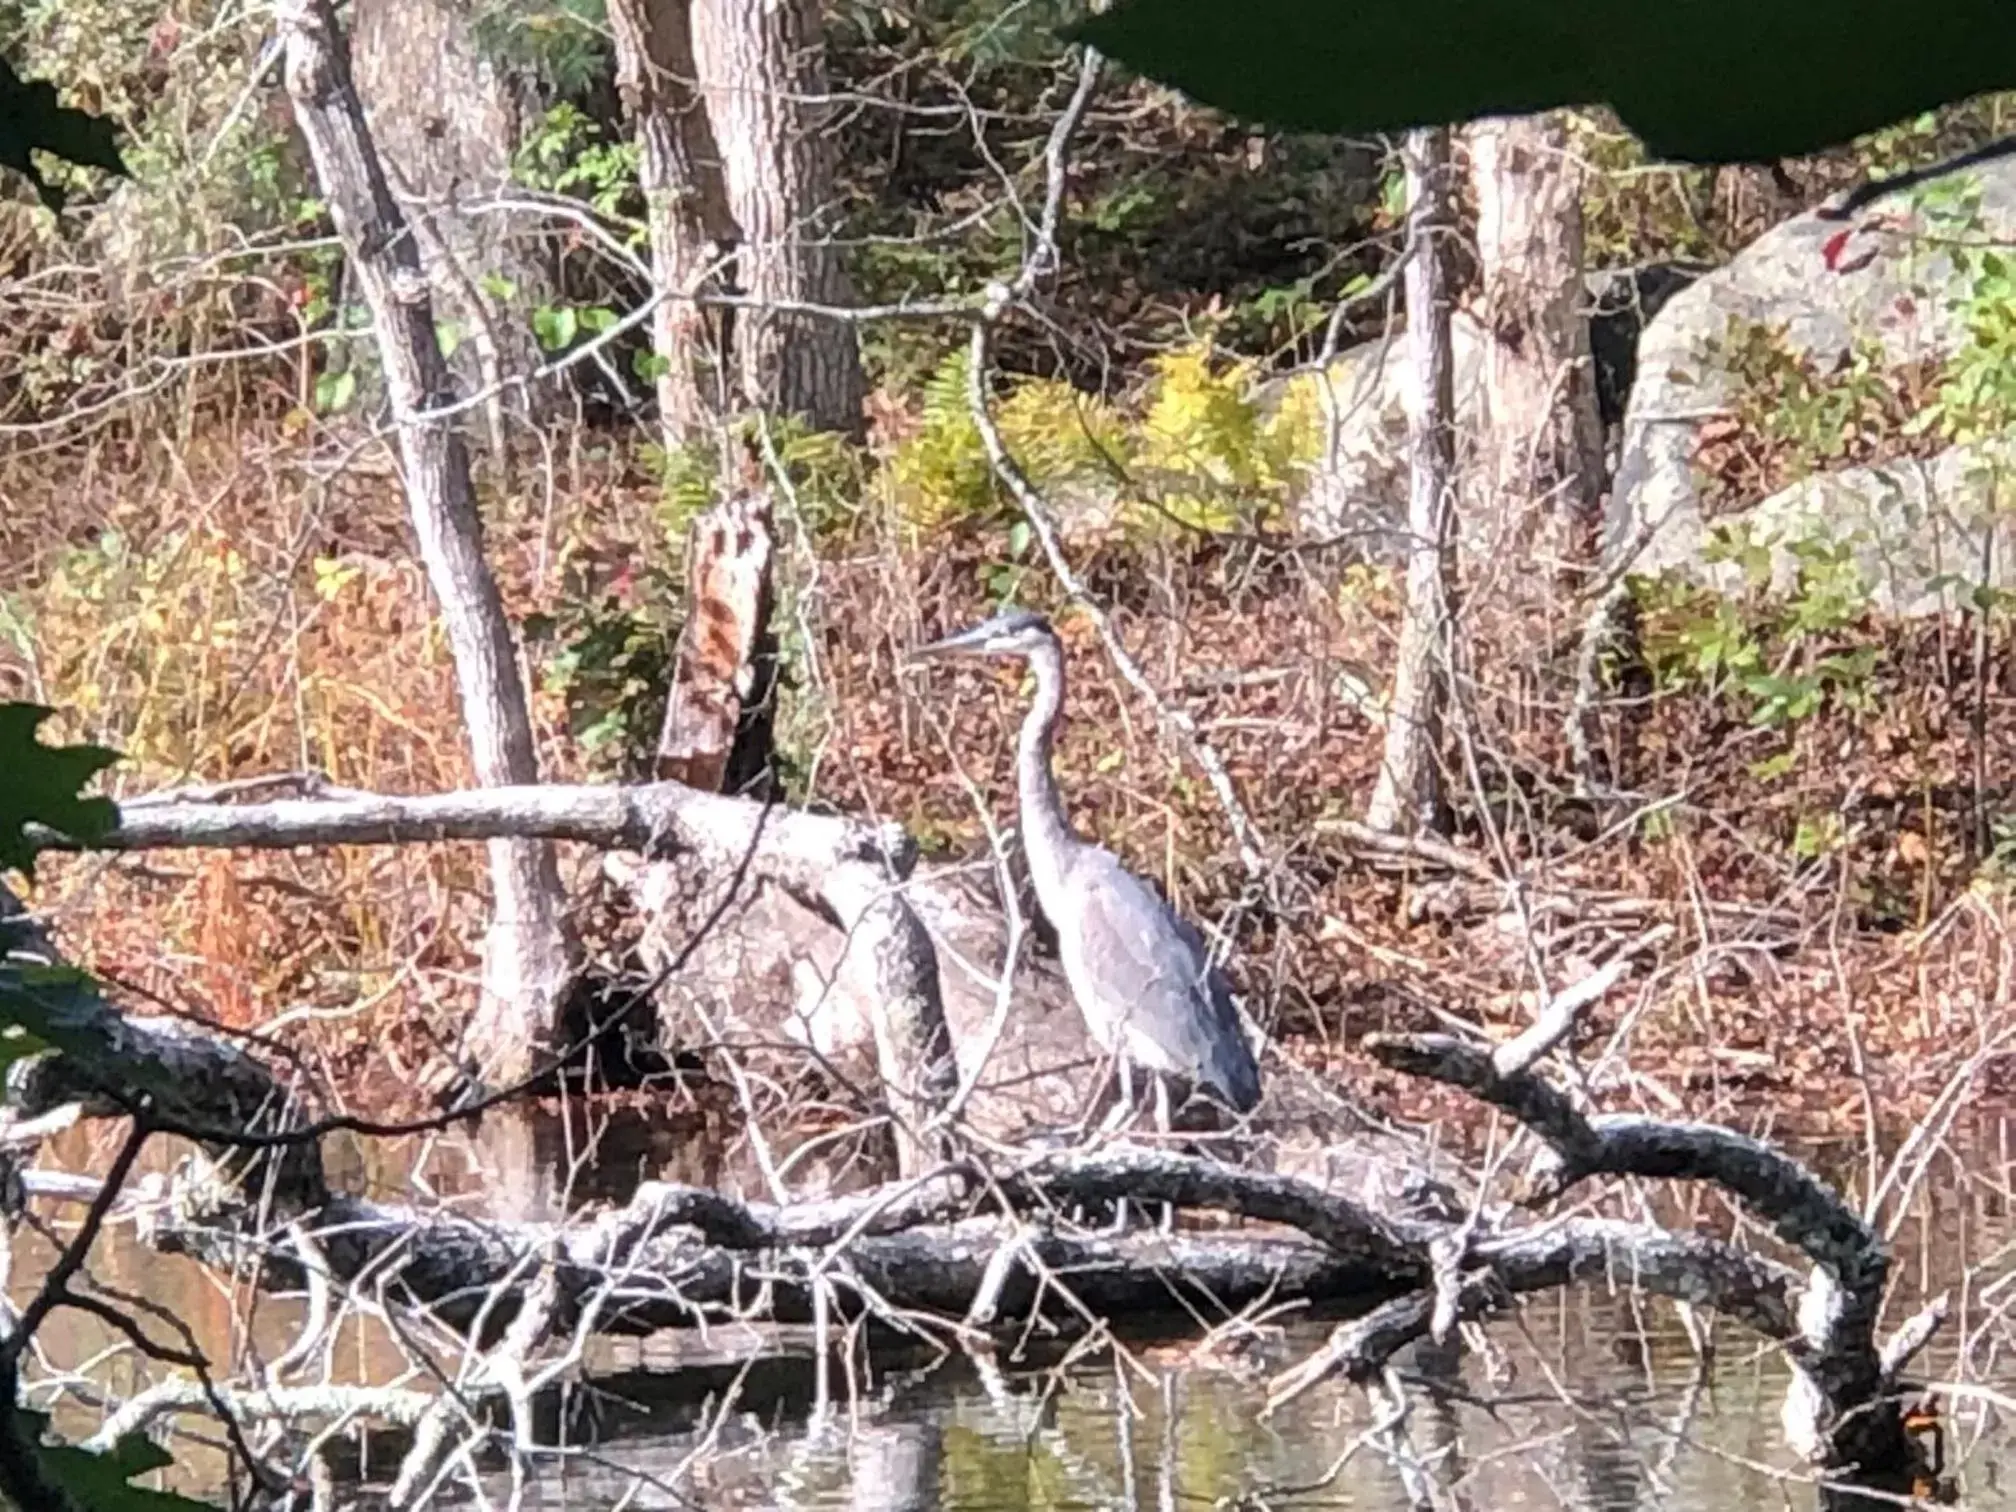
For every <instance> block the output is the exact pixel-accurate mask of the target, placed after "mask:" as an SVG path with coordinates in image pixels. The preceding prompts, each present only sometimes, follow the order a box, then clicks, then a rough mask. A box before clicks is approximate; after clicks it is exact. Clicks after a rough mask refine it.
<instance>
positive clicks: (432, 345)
mask: <svg viewBox="0 0 2016 1512" xmlns="http://www.w3.org/2000/svg"><path fill="white" fill-rule="evenodd" d="M279 18H280V26H281V29H282V35H283V36H284V37H285V38H286V72H287V92H288V95H289V96H290V97H291V98H292V100H293V102H294V112H295V117H296V120H297V121H298V123H299V125H300V128H301V133H302V135H303V137H304V138H306V140H307V143H308V150H309V153H310V155H311V156H312V157H313V158H314V161H315V171H316V174H317V176H318V177H319V178H320V180H321V183H322V190H323V194H324V195H325V196H326V197H327V199H328V201H329V211H330V215H331V217H332V219H333V220H334V221H335V223H336V230H337V234H338V235H339V236H340V237H341V238H342V241H343V245H344V249H345V251H346V253H347V255H348V257H349V260H350V264H351V267H352V269H353V270H354V272H355V274H356V277H357V281H358V285H359V286H360V287H361V288H362V290H363V292H364V298H365V302H366V303H367V305H368V306H369V308H370V310H371V318H372V323H373V326H374V328H375V330H376V332H377V337H378V346H379V351H380V354H381V358H382V360H383V362H384V366H385V378H386V386H387V392H388V395H389V397H390V400H391V405H392V413H393V418H394V420H395V422H396V424H397V427H398V437H399V453H400V458H401V461H402V463H403V466H404V470H405V475H406V493H407V501H408V504H409V506H410V507H411V510H412V514H413V527H414V531H415V533H416V534H417V535H418V537H419V541H420V555H421V558H422V560H423V561H424V562H425V563H426V567H427V576H428V579H429V581H430V582H431V583H432V584H433V587H434V593H435V596H436V598H438V599H439V600H440V604H441V617H442V620H443V622H444V624H445V625H446V628H447V631H448V643H449V647H450V649H451V650H452V652H453V654H454V658H455V673H456V678H457V681H458V682H459V684H460V686H461V693H462V714H463V718H464V720H465V721H466V722H467V724H468V726H469V740H470V745H471V748H472V752H473V755H474V758H475V769H476V778H477V781H478V782H480V783H482V784H484V785H485V786H491V787H495V786H503V785H507V784H508V785H518V784H526V783H534V782H537V781H538V779H539V769H538V758H537V755H536V753H535V751H534V749H533V744H532V723H531V717H530V714H529V711H528V709H527V705H526V699H525V685H524V682H523V680H522V679H521V678H520V676H519V671H518V655H517V648H516V646H515V645H514V643H513V640H512V635H511V627H510V624H509V622H508V621H507V620H506V618H505V615H504V603H503V600H502V598H501V597H500V596H499V594H498V592H497V583H496V580H495V579H494V578H493V577H492V576H491V575H490V566H489V563H488V562H486V561H485V560H484V556H483V527H482V521H481V519H480V518H479V516H478V514H477V510H476V494H475V489H474V486H473V485H472V483H471V480H470V475H469V453H468V450H467V448H466V447H465V446H464V444H463V440H462V435H461V432H460V431H459V430H458V429H457V428H456V425H455V423H454V421H453V420H442V419H429V418H426V415H425V412H427V411H430V410H437V409H440V408H442V407H444V406H446V405H448V404H450V403H452V402H453V399H454V394H455V386H454V383H453V380H452V379H451V378H450V377H449V373H448V366H447V363H446V362H445V360H444V359H443V358H442V356H441V349H440V346H439V344H438V342H437V340H436V337H435V329H434V311H433V302H432V300H431V299H430V298H429V297H428V289H427V280H426V277H425V275H424V274H423V273H422V272H421V268H420V259H419V256H418V253H417V251H416V250H415V247H414V243H413V239H412V237H411V236H409V235H408V232H407V227H406V224H405V222H404V220H403V218H402V217H401V215H400V213H399V209H398V207H397V206H396V205H395V204H394V203H393V200H392V195H391V191H390V190H389V188H388V187H387V185H386V181H385V175H384V173H383V171H382V169H381V168H380V166H379V161H378V157H377V153H376V151H375V150H374V148H373V146H372V143H371V137H370V134H369V132H368V131H367V130H366V128H365V125H364V112H363V108H362V106H361V105H360V104H359V103H358V99H357V93H356V90H355V89H354V87H353V86H352V84H351V82H350V70H349V61H348V58H347V57H346V55H345V49H344V45H343V37H342V33H341V32H340V31H339V30H338V28H337V25H336V18H335V12H334V9H333V7H332V6H331V4H330V0H284V3H283V4H282V5H281V7H280V11H279ZM490 877H491V886H492V889H493V891H494V894H495V897H494V900H493V906H494V909H495V913H494V916H493V919H492V922H491V926H490V934H489V938H488V940H487V941H486V943H485V949H484V964H483V996H482V1002H481V1006H480V1008H479V1010H478V1012H477V1015H476V1018H475V1021H474V1023H473V1024H472V1025H471V1033H470V1043H471V1045H472V1046H473V1049H474V1054H475V1057H476V1059H477V1060H478V1061H479V1062H480V1064H481V1065H482V1067H483V1070H484V1071H485V1073H486V1074H488V1075H489V1076H491V1077H493V1078H496V1079H498V1080H500V1081H507V1082H508V1081H515V1080H517V1079H518V1078H519V1077H521V1076H522V1075H523V1074H524V1073H525V1072H526V1070H528V1069H529V1067H530V1064H531V1062H532V1060H533V1057H534V1056H535V1054H536V1053H537V1051H538V1050H539V1049H540V1048H541V1047H543V1046H545V1045H547V1044H549V1043H550V1042H551V1039H552V1035H553V1030H554V1026H555V1024H556V1023H557V1021H558V1017H559V1015H558V1005H559V1001H560V999H561V996H562V995H563V993H564V992H565V991H566V988H567V985H568V980H569V978H570V975H571V973H572V950H571V947H570V945H569V942H568V940H567V937H566V933H565V930H564V927H563V923H562V905H563V899H562V895H561V891H560V876H559V869H558V867H557V865H556V864H555V860H554V855H553V849H552V847H551V846H550V845H548V844H545V843H542V842H538V841H525V840H496V841H493V842H491V845H490Z"/></svg>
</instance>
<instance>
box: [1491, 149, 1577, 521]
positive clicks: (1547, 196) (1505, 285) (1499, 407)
mask: <svg viewBox="0 0 2016 1512" xmlns="http://www.w3.org/2000/svg"><path fill="white" fill-rule="evenodd" d="M1469 146H1470V181H1471V186H1472V189H1473V192H1474V196H1475V199H1476V204H1477V262H1478V267H1479V269H1480V271H1481V273H1482V278H1483V286H1484V288H1483V295H1484V297H1483V321H1482V323H1483V326H1484V330H1485V334H1486V338H1487V341H1486V346H1485V348H1484V365H1483V376H1484V406H1483V407H1484V424H1483V426H1482V428H1481V429H1482V433H1481V435H1480V436H1479V437H1478V448H1477V475H1478V479H1479V482H1480V484H1481V486H1482V488H1481V492H1482V500H1483V502H1484V503H1485V505H1486V506H1487V507H1488V508H1489V509H1490V510H1491V511H1492V514H1491V526H1492V532H1491V533H1492V536H1493V538H1494V539H1498V540H1503V541H1507V542H1508V543H1509V542H1513V541H1517V542H1519V543H1520V544H1521V545H1524V546H1528V547H1537V548H1539V549H1541V550H1542V551H1543V552H1545V553H1547V554H1550V555H1552V556H1554V557H1555V558H1556V559H1557V560H1559V559H1562V558H1564V557H1567V556H1568V555H1570V554H1579V552H1580V551H1581V550H1582V548H1583V547H1585V546H1586V545H1587V544H1588V538H1589V537H1590V536H1591V534H1592V532H1593V529H1594V526H1595V524H1596V519H1597V511H1598V509H1599V507H1600V504H1601V499H1602V489H1603V428H1602V422H1601V420H1600V419H1599V417H1598V415H1597V412H1596V384H1595V369H1594V365H1593V363H1592V361H1591V359H1590V355H1589V324H1588V318H1587V310H1586V305H1587V302H1588V301H1587V298H1586V291H1585V289H1584V286H1583V268H1582V179H1581V173H1580V170H1579V169H1578V168H1577V166H1576V164H1575V162H1574V160H1573V159H1572V158H1571V157H1570V156H1569V151H1568V132H1567V127H1566V124H1565V123H1564V121H1563V120H1562V118H1561V116H1560V115H1559V114H1558V113H1557V114H1549V115H1533V116H1517V117H1505V118H1500V119H1496V120H1488V121H1480V122H1478V123H1477V124H1476V125H1474V126H1472V127H1471V128H1470V131H1469Z"/></svg>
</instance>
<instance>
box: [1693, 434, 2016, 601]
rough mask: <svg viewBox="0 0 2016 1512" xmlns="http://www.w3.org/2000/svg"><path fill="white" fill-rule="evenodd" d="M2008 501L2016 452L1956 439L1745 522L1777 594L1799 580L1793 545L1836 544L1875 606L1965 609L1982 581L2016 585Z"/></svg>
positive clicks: (1813, 485) (1707, 572) (2014, 493)
mask: <svg viewBox="0 0 2016 1512" xmlns="http://www.w3.org/2000/svg"><path fill="white" fill-rule="evenodd" d="M2012 501H2016V452H2011V451H2010V449H2009V448H2008V447H2006V446H2002V447H1996V448H1992V449H1990V448H1985V447H1978V446H1956V447H1953V448H1952V449H1950V450H1948V451H1945V452H1942V453H1941V454H1940V455H1939V456H1937V457H1934V458H1932V459H1930V460H1929V461H1919V460H1917V459H1915V458H1910V457H1904V458H1899V459H1898V460H1896V461H1894V462H1885V463H1881V464H1878V465H1875V466H1870V467H1853V468H1848V469H1846V470H1844V471H1841V472H1832V473H1818V474H1815V475H1814V476H1812V477H1810V478H1805V479H1803V480H1801V481H1800V482H1798V483H1795V484H1793V485H1792V486H1791V487H1790V488H1787V489H1784V490H1783V491H1781V492H1779V493H1776V494H1773V495H1772V496H1771V497H1770V498H1768V499H1766V500H1764V501H1763V502H1762V503H1760V504H1758V505H1756V506H1755V507H1754V508H1752V509H1749V510H1746V511H1745V512H1744V515H1743V519H1744V521H1745V523H1746V524H1747V526H1748V527H1749V530H1750V534H1751V538H1752V539H1753V540H1755V541H1756V542H1758V543H1759V544H1763V545H1767V546H1769V547H1770V548H1771V563H1772V580H1773V581H1772V586H1773V587H1774V588H1776V589H1778V590H1779V591H1781V592H1782V591H1787V590H1789V589H1790V588H1791V587H1792V585H1793V583H1794V582H1795V581H1796V578H1797V574H1798V571H1799V559H1798V557H1797V556H1796V555H1795V554H1794V552H1793V551H1792V550H1791V549H1790V548H1791V546H1792V544H1793V543H1798V542H1810V543H1815V544H1822V545H1836V544H1838V545H1842V546H1845V547H1847V548H1848V560H1849V561H1851V562H1852V563H1853V564H1854V566H1855V567H1856V569H1857V570H1858V571H1859V573H1860V574H1861V577H1862V580H1863V582H1864V583H1865V584H1866V585H1867V587H1868V591H1869V599H1870V603H1871V605H1872V606H1873V607H1875V608H1877V609H1879V610H1881V611H1883V612H1885V613H1889V614H1897V615H1907V616H1910V615H1927V614H1937V613H1941V612H1944V611H1947V610H1953V609H1962V608H1966V607H1967V606H1968V595H1969V593H1970V592H1971V591H1972V589H1973V588H1974V587H1975V586H1976V585H1978V584H1982V583H1985V584H1987V585H1988V586H1990V587H1993V588H1998V589H2001V590H2003V591H2005V592H2006V591H2009V590H2010V589H2012V588H2016V559H2012V558H2016V532H2012V531H2010V530H2009V529H2008V528H2007V523H2006V521H2001V522H2000V523H1999V526H1998V515H2006V514H2007V512H2008V509H2009V506H2010V504H2011V502H2012ZM1998 505H1999V509H1998ZM1998 529H1999V534H1998ZM1738 571H1739V569H1737V568H1735V567H1734V566H1732V565H1729V564H1722V565H1719V566H1706V567H1703V568H1702V569H1701V572H1702V575H1704V576H1705V577H1706V578H1707V579H1708V581H1710V582H1715V583H1717V584H1718V586H1724V585H1723V584H1721V583H1720V582H1719V580H1718V579H1719V574H1722V573H1736V572H1738ZM1727 586H1731V587H1733V584H1730V585H1727Z"/></svg>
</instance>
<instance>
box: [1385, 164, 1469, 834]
mask: <svg viewBox="0 0 2016 1512" xmlns="http://www.w3.org/2000/svg"><path fill="white" fill-rule="evenodd" d="M1401 157H1402V160H1403V161H1404V163H1405V165H1406V170H1407V191H1408V193H1407V198H1408V206H1409V208H1408V212H1407V215H1408V220H1409V222H1410V224H1409V227H1408V240H1409V242H1410V243H1412V245H1413V246H1414V248H1415V252H1414V256H1413V258H1412V259H1411V260H1410V261H1409V262H1408V264H1407V269H1406V273H1405V280H1406V291H1407V372H1408V382H1409V385H1410V392H1409V394H1408V402H1407V456H1408V467H1409V471H1410V478H1409V484H1408V502H1407V527H1408V537H1409V539H1408V549H1407V608H1406V617H1405V618H1404V619H1403V620H1402V622H1401V625H1400V645H1399V653H1398V656H1397V659H1396V664H1395V666H1394V671H1393V696H1392V699H1391V701H1390V703H1389V705H1388V709H1387V719H1386V749H1385V759H1384V760H1383V761H1382V762H1381V764H1380V768H1379V780H1378V783H1377V785H1376V786H1375V787H1374V789H1373V792H1372V802H1371V804H1370V805H1369V806H1368V808H1367V809H1366V813H1365V822H1366V824H1367V825H1368V826H1370V827H1371V828H1372V829H1375V830H1387V831H1420V830H1430V831H1437V832H1439V831H1441V830H1443V829H1444V828H1445V827H1446V826H1445V823H1444V804H1443V796H1442V786H1441V770H1440V755H1441V743H1442V710H1443V705H1444V703H1445V701H1446V699H1447V694H1448V688H1447V683H1448V673H1449V658H1450V639H1449V631H1450V622H1449V610H1450V583H1451V579H1452V577H1453V576H1454V559H1455V552H1456V547H1455V529H1454V526H1455V493H1454V484H1455V469H1456V460H1455V423H1454V417H1455V358H1454V355H1453V352H1452V348H1451V340H1450V331H1449V313H1450V288H1449V282H1450V281H1449V248H1448V233H1449V221H1450V192H1449V190H1450V185H1449V174H1450V167H1449V133H1448V131H1447V130H1446V129H1445V128H1443V127H1431V128H1424V129H1421V130H1417V131H1412V132H1409V133H1408V134H1407V139H1406V142H1405V145H1404V146H1403V147H1402V149H1401Z"/></svg>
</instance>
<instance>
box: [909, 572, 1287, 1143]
mask: <svg viewBox="0 0 2016 1512" xmlns="http://www.w3.org/2000/svg"><path fill="white" fill-rule="evenodd" d="M919 654H920V655H936V656H949V655H966V656H1015V657H1021V658H1024V659H1026V660H1027V661H1028V663H1029V665H1030V667H1031V669H1032V670H1033V671H1034V672H1035V674H1036V701H1035V704H1034V705H1033V707H1031V709H1030V710H1029V714H1028V717H1027V718H1026V719H1025V720H1024V721H1023V724H1022V735H1021V741H1020V746H1019V749H1018V753H1017V761H1016V785H1017V788H1018V790H1019V795H1020V798H1021V811H1022V849H1023V853H1024V854H1025V855H1026V856H1027V858H1028V861H1029V874H1030V880H1031V881H1032V882H1033V883H1034V884H1035V888H1036V901H1037V902H1038V903H1040V904H1041V905H1042V907H1043V912H1044V914H1045V916H1046V917H1048V918H1049V920H1050V922H1051V924H1052V926H1054V927H1055V929H1056V931H1057V948H1058V955H1059V957H1060V959H1061V961H1062V963H1063V967H1064V976H1065V979H1066V980H1067V981H1068V982H1069V983H1070V984H1071V992H1072V995H1073V996H1074V997H1075V998H1076V999H1077V1000H1078V1007H1079V1010H1080V1011H1081V1012H1082V1013H1083V1014H1084V1015H1085V1024H1086V1027H1087V1028H1088V1029H1090V1030H1091V1032H1092V1037H1093V1038H1094V1039H1095V1040H1097V1041H1098V1043H1099V1044H1100V1046H1101V1047H1102V1048H1103V1049H1105V1050H1106V1051H1107V1052H1108V1053H1109V1054H1112V1055H1115V1056H1117V1057H1119V1058H1120V1059H1121V1061H1122V1062H1123V1064H1124V1065H1131V1066H1132V1067H1136V1068H1139V1069H1140V1070H1142V1071H1145V1072H1148V1073H1150V1074H1151V1075H1153V1076H1155V1077H1157V1078H1162V1077H1167V1078H1170V1079H1172V1080H1175V1081H1178V1082H1181V1083H1184V1084H1187V1085H1188V1086H1190V1087H1193V1088H1195V1089H1197V1090H1199V1091H1203V1092H1205V1093H1207V1094H1209V1095H1210V1096H1212V1097H1214V1098H1216V1099H1217V1100H1218V1101H1219V1102H1222V1103H1224V1104H1226V1105H1227V1106H1229V1107H1231V1108H1232V1109H1234V1110H1235V1111H1237V1112H1240V1113H1246V1112H1250V1111H1251V1110H1252V1109H1253V1107H1254V1106H1255V1104H1257V1103H1258V1102H1259V1100H1260V1068H1259V1066H1258V1065H1257V1064H1255V1062H1254V1059H1253V1050H1252V1047H1251V1046H1250V1045H1248V1044H1247V1042H1246V1035H1245V1032H1244V1030H1243V1029H1241V1027H1240V1024H1239V1015H1238V1013H1237V1011H1236V1010H1235V1009H1234V1007H1233V1005H1232V994H1231V991H1230V989H1229V987H1228V986H1227V984H1226V981H1225V977H1224V975H1223V973H1221V972H1220V971H1219V970H1218V968H1217V967H1216V966H1214V965H1212V963H1211V958H1210V953H1209V952H1208V951H1207V950H1206V948H1205V945H1204V939H1203V937H1202V936H1201V935H1200V934H1199V933H1198V932H1197V930H1196V929H1195V928H1193V927H1192V926H1191V924H1190V923H1189V921H1188V920H1186V919H1184V918H1183V917H1182V916H1181V915H1179V914H1178V913H1177V912H1176V911H1175V910H1174V909H1173V908H1171V907H1170V906H1169V905H1168V903H1167V902H1165V901H1164V900H1163V898H1162V896H1161V895H1160V894H1159V893H1157V892H1156V891H1155V889H1154V888H1152V887H1150V886H1149V885H1148V884H1147V883H1146V882H1144V881H1142V880H1141V879H1140V878H1139V877H1137V876H1135V875H1134V874H1133V873H1131V872H1129V871H1128V870H1127V869H1126V868H1125V867H1124V866H1122V865H1121V864H1120V860H1119V858H1118V857H1117V856H1115V855H1114V854H1113V853H1112V852H1111V851H1109V850H1107V849H1106V848H1105V847H1104V846H1099V845H1094V844H1092V843H1090V842H1089V841H1087V840H1084V839H1082V838H1081V837H1080V836H1078V835H1077V834H1075V833H1074V832H1073V831H1072V829H1071V826H1070V822H1069V821H1068V820H1067V819H1066V817H1065V813H1064V803H1063V799H1062V798H1061V797H1060V796H1059V794H1058V791H1057V783H1056V779H1055V777H1054V775H1053V774H1052V772H1051V769H1050V749H1051V744H1052V741H1053V740H1054V738H1055V736H1056V732H1057V726H1058V723H1059V722H1060V720H1061V719H1062V716H1063V708H1064V655H1063V649H1062V647H1061V646H1060V645H1059V644H1058V641H1057V635H1056V632H1055V631H1054V630H1052V629H1051V628H1050V623H1049V621H1048V620H1046V619H1044V618H1043V617H1042V616H1041V615H1039V614H1033V613H1031V612H1029V611H1028V610H1021V609H1018V610H1010V611H1008V612H1007V613H1005V614H1001V615H997V616H996V617H995V618H993V619H991V620H988V621H987V622H986V623H985V624H981V625H976V626H974V627H973V628H972V629H970V630H966V631H962V632H961V633H959V634H958V635H953V636H948V637H947V638H946V639H944V640H941V641H935V642H933V643H932V644H931V645H928V646H925V647H922V648H921V649H920V652H919Z"/></svg>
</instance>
